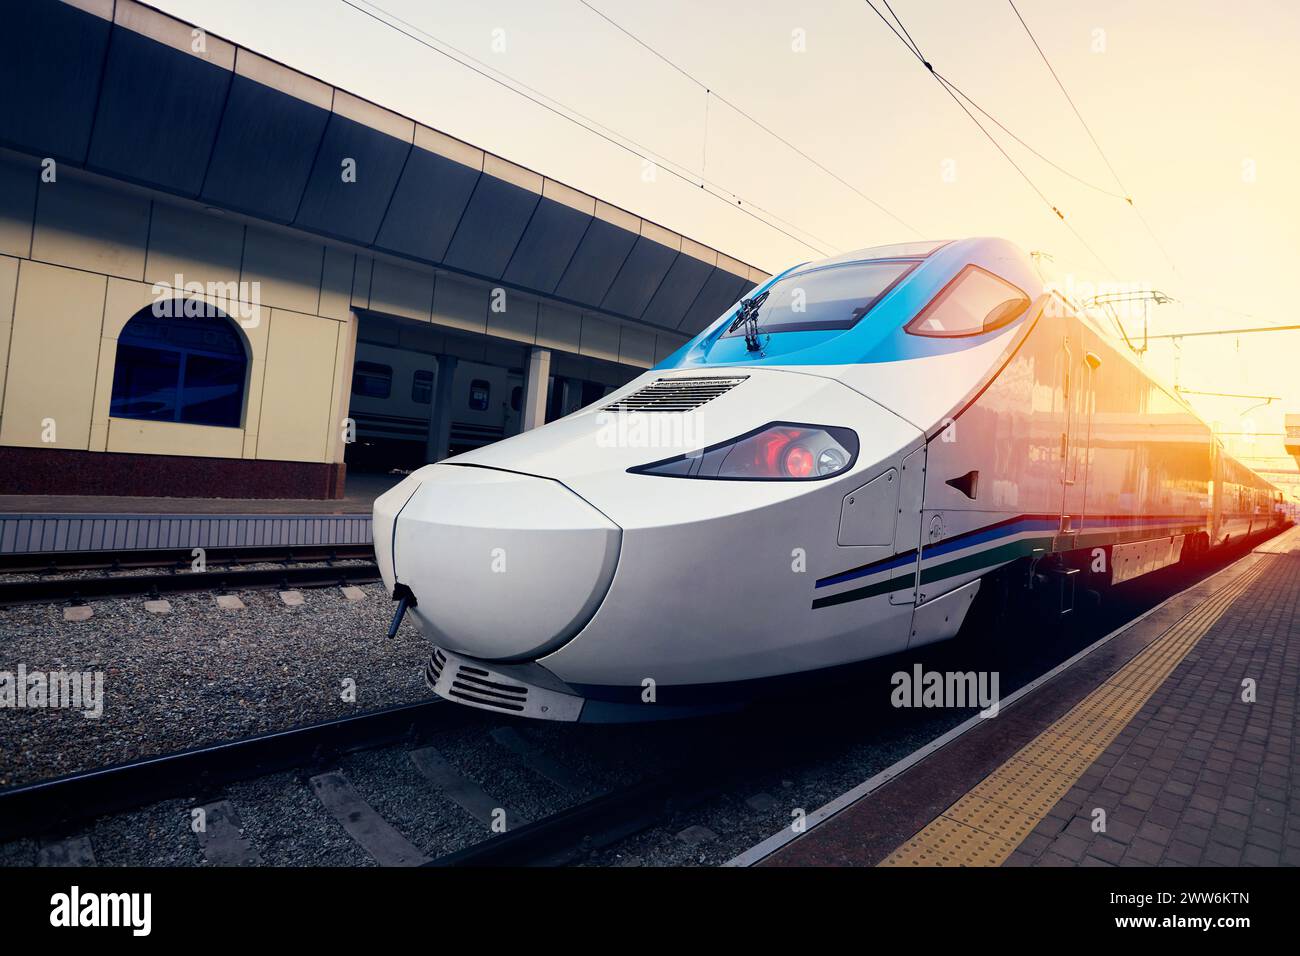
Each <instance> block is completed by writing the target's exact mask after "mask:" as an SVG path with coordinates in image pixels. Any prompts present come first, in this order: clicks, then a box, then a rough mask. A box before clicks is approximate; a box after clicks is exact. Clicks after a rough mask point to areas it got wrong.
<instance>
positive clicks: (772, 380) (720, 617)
mask: <svg viewBox="0 0 1300 956" xmlns="http://www.w3.org/2000/svg"><path fill="white" fill-rule="evenodd" d="M1279 502H1280V493H1279V492H1278V490H1277V489H1276V488H1274V487H1273V486H1272V485H1270V484H1269V483H1268V482H1266V481H1264V480H1263V479H1261V478H1260V477H1259V476H1258V475H1256V474H1254V473H1253V472H1251V471H1250V470H1249V469H1248V468H1245V467H1244V466H1242V465H1241V464H1239V463H1238V462H1236V461H1234V460H1233V459H1232V458H1230V457H1229V456H1228V455H1226V454H1225V453H1224V451H1223V450H1222V447H1221V446H1220V445H1219V443H1218V442H1217V440H1216V439H1214V438H1213V436H1212V434H1211V430H1210V428H1209V427H1208V426H1207V425H1206V424H1205V423H1204V422H1202V421H1201V420H1200V419H1199V418H1198V417H1197V416H1196V415H1195V413H1193V411H1192V410H1191V409H1190V408H1189V407H1188V405H1187V404H1186V403H1185V402H1184V401H1182V400H1181V399H1180V398H1179V397H1178V396H1177V395H1176V394H1174V393H1172V392H1170V391H1167V390H1166V389H1165V388H1163V387H1162V386H1161V385H1159V384H1158V383H1156V382H1155V381H1154V380H1152V379H1151V378H1150V377H1149V376H1148V375H1147V374H1146V373H1145V372H1144V371H1143V369H1142V368H1141V367H1140V366H1139V365H1137V364H1136V362H1135V361H1134V360H1133V359H1132V358H1131V357H1130V355H1129V354H1128V353H1127V351H1125V350H1124V349H1123V347H1122V346H1117V345H1114V344H1112V340H1111V339H1110V338H1109V337H1108V336H1107V335H1106V334H1104V333H1103V332H1102V329H1101V324H1100V322H1099V321H1097V320H1096V319H1095V317H1093V316H1090V315H1085V314H1081V313H1080V312H1079V311H1077V310H1076V309H1075V308H1073V307H1072V306H1071V305H1070V304H1069V303H1068V302H1067V301H1066V300H1065V299H1063V298H1062V297H1060V296H1059V295H1058V294H1056V293H1055V292H1053V291H1051V290H1049V288H1048V287H1047V286H1046V284H1045V282H1044V280H1043V279H1042V278H1041V277H1040V275H1039V273H1038V271H1037V268H1036V266H1035V265H1034V263H1033V262H1032V261H1031V259H1030V258H1029V257H1028V256H1026V255H1025V254H1024V253H1023V252H1021V251H1020V250H1019V249H1018V248H1016V247H1015V246H1014V245H1012V244H1011V243H1009V242H1006V241H1003V240H1000V239H988V238H979V239H965V240H959V241H952V242H931V243H908V244H902V245H891V246H883V247H879V248H874V249H865V250H862V251H859V252H854V253H851V254H848V255H843V256H840V257H838V258H834V259H827V260H822V261H818V262H810V263H805V264H803V265H800V266H796V267H794V268H792V269H789V270H787V271H785V272H784V273H782V274H780V275H778V276H776V277H774V278H773V279H771V280H769V281H768V282H767V283H765V284H763V285H762V286H759V287H758V288H756V289H754V290H752V291H751V292H750V293H749V294H748V295H746V297H745V298H744V299H742V300H741V301H740V302H739V303H737V304H736V305H735V306H733V307H732V308H730V309H728V310H727V311H726V312H725V313H724V314H723V315H721V316H720V317H719V318H718V319H717V320H716V321H715V322H714V323H713V324H712V325H710V326H709V327H708V328H706V329H705V330H704V331H703V332H701V333H700V334H699V335H697V336H696V337H695V338H693V339H692V340H691V341H690V342H688V343H686V345H684V346H683V347H682V348H681V349H680V350H679V351H677V352H676V353H674V354H673V355H671V356H670V357H669V358H668V359H666V360H665V361H664V362H663V363H661V364H660V365H659V366H658V367H656V368H654V369H652V370H650V371H649V372H646V373H645V374H644V375H642V376H640V377H638V378H637V379H635V380H633V381H632V382H630V383H629V384H628V385H626V386H624V387H623V388H621V389H619V390H617V391H615V392H613V393H611V394H610V395H609V396H607V397H606V398H604V399H603V400H601V401H599V402H596V403H594V404H593V405H591V406H589V407H587V408H585V409H582V410H581V411H578V412H576V413H575V414H572V415H569V416H567V417H565V418H563V419H560V420H558V421H555V422H552V423H550V424H547V425H545V426H543V427H540V428H537V429H534V430H532V431H528V432H525V433H523V434H520V435H517V436H515V437H512V438H508V439H506V440H504V441H501V442H498V443H496V444H493V445H489V446H486V447H483V448H479V449H475V450H473V451H471V452H468V453H466V454H462V455H458V456H456V457H453V458H449V459H447V460H445V461H443V462H439V463H437V464H434V465H429V466H426V467H424V468H422V469H420V470H419V471H416V472H415V473H414V474H412V475H411V476H410V477H408V478H407V479H406V480H404V481H403V482H402V483H401V484H399V485H397V486H396V487H394V488H393V489H392V490H391V491H389V492H388V493H386V494H385V495H383V496H382V497H381V498H379V499H378V500H377V501H376V502H375V511H374V536H375V547H376V552H377V555H378V563H379V566H380V568H381V570H382V575H383V579H384V582H385V584H386V585H387V587H388V588H389V590H390V591H391V592H392V594H393V596H394V598H396V599H399V600H400V601H401V602H402V604H401V605H400V607H401V608H402V610H403V611H405V612H406V613H409V614H410V615H413V616H414V619H415V621H416V623H417V625H418V627H419V629H420V630H421V632H422V633H423V634H425V635H426V636H427V637H428V638H429V639H430V641H431V642H432V644H433V645H434V648H433V652H432V659H431V661H430V663H429V667H428V671H427V674H426V677H427V679H428V680H429V682H430V684H431V686H432V687H433V689H434V691H435V692H436V693H438V694H439V695H441V696H443V697H446V698H447V699H449V700H452V701H456V702H459V703H462V704H467V705H470V706H474V707H482V708H486V709H490V710H495V711H498V712H505V713H512V714H518V715H521V716H528V717H535V718H546V719H552V720H583V721H602V720H632V719H648V718H660V717H669V716H679V715H683V714H687V713H694V712H698V711H699V710H700V709H701V708H708V707H711V706H714V705H719V704H721V703H722V702H724V701H726V702H730V701H734V700H735V699H737V698H743V697H744V696H745V694H746V693H749V692H752V691H753V690H754V689H756V688H760V687H763V686H765V685H768V684H770V683H771V682H772V681H773V679H779V678H785V677H788V676H789V675H797V674H808V673H810V672H815V671H820V670H823V669H827V668H834V667H836V666H839V665H845V664H849V663H852V662H858V661H863V660H866V659H870V658H875V657H880V656H883V655H887V654H891V653H895V652H899V651H903V650H906V649H910V648H915V647H918V646H921V645H924V644H927V643H930V642H934V641H940V640H944V639H947V638H951V637H953V636H954V635H955V634H956V633H957V632H958V630H959V629H960V628H961V626H962V623H963V621H964V620H965V619H966V617H967V614H968V611H969V610H970V608H971V607H972V605H974V604H975V603H976V598H977V597H978V596H979V595H980V592H981V589H984V590H985V591H986V595H985V596H986V598H987V597H988V595H989V594H991V593H992V592H993V591H994V590H998V591H1000V592H1003V593H1004V594H1005V593H1006V591H1007V585H1008V582H1010V583H1012V584H1013V585H1014V590H1013V592H1012V593H1013V600H1018V599H1023V600H1025V601H1030V600H1033V601H1045V602H1046V603H1048V604H1049V605H1050V606H1051V607H1052V608H1053V612H1052V613H1068V612H1069V611H1070V610H1071V608H1072V602H1073V601H1074V599H1075V597H1076V596H1077V595H1080V594H1083V593H1085V592H1087V593H1089V594H1095V593H1098V592H1101V591H1103V590H1104V589H1105V588H1106V587H1108V586H1110V585H1112V584H1119V583H1121V582H1123V581H1126V580H1129V579H1131V578H1134V577H1138V576H1140V575H1142V574H1146V573H1148V572H1150V571H1153V570H1156V569H1158V568H1161V567H1164V566H1166V565H1169V564H1172V563H1174V562H1177V561H1179V560H1187V559H1189V558H1191V557H1193V556H1196V555H1199V554H1201V553H1203V552H1205V551H1206V550H1208V549H1211V548H1215V547H1218V546H1222V545H1224V544H1225V543H1228V542H1237V541H1240V540H1242V539H1245V538H1248V537H1250V536H1252V535H1256V534H1260V533H1262V532H1265V531H1267V530H1269V529H1271V528H1274V527H1275V526H1277V525H1278V524H1279V523H1280V522H1281V521H1282V520H1283V519H1282V516H1281V514H1280V511H1279V510H1278V504H1279ZM1080 582H1082V583H1080ZM995 586H996V587H995ZM400 613H401V612H399V618H400ZM395 626H396V621H395Z"/></svg>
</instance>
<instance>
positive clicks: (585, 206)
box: [0, 0, 766, 335]
mask: <svg viewBox="0 0 1300 956" xmlns="http://www.w3.org/2000/svg"><path fill="white" fill-rule="evenodd" d="M192 30H193V27H192V25H190V24H188V23H185V22H183V21H180V20H177V19H175V18H173V17H170V16H168V15H166V14H164V13H161V12H159V11H157V10H154V9H153V8H151V7H147V6H144V5H142V4H139V3H135V2H133V0H24V2H23V3H20V4H7V5H6V7H5V10H4V11H3V13H0V145H3V146H5V147H8V148H10V149H13V150H17V151H19V152H23V153H27V154H30V155H33V156H36V157H42V158H43V157H51V158H54V159H56V160H57V161H59V162H66V163H71V164H73V165H75V166H78V167H82V168H84V169H87V170H90V171H92V172H95V173H99V174H102V175H106V176H110V177H113V178H115V179H118V180H122V181H126V182H130V183H134V184H137V185H140V186H145V187H148V188H151V189H156V190H160V191H163V192H166V193H170V194H173V195H176V196H181V197H185V198H187V199H191V200H195V201H198V202H201V203H204V204H206V205H209V206H212V207H215V208H219V209H224V210H229V211H231V212H235V213H239V214H242V215H246V216H250V217H254V218H257V219H261V220H266V221H269V222H274V223H280V224H284V225H287V226H292V227H294V228H296V229H301V230H304V231H307V232H311V233H315V234H318V235H320V236H323V237H328V238H332V239H336V240H341V241H344V242H347V243H351V244H354V245H358V246H363V247H368V248H371V249H374V250H377V251H381V252H386V253H390V254H394V255H397V256H400V257H404V258H407V259H410V260H414V261H417V262H422V263H426V264H429V265H433V266H436V267H438V268H442V269H448V270H451V271H455V272H459V273H462V274H466V275H469V276H474V277H476V278H479V279H483V280H487V281H489V282H493V283H498V284H501V285H505V286H508V287H511V288H514V289H518V290H521V291H525V292H529V293H533V294H536V295H539V296H544V297H549V298H552V299H556V300H559V301H562V302H565V303H567V304H570V305H572V306H574V307H575V308H579V309H591V310H596V311H600V312H603V313H605V314H608V315H612V316H615V317H618V318H623V319H630V320H634V321H638V322H644V323H648V324H650V325H653V326H656V327H658V328H662V329H672V330H675V331H678V332H681V333H683V334H688V335H693V334H695V333H696V332H698V331H700V330H701V329H702V328H703V327H704V326H705V325H707V324H708V323H709V322H710V321H712V320H713V319H714V318H716V317H717V316H718V315H719V314H721V312H722V311H723V310H724V309H725V308H726V307H727V306H728V305H730V304H731V303H732V302H734V301H735V300H736V299H737V298H738V297H739V296H740V294H741V293H742V292H744V291H745V290H746V289H748V288H750V287H751V286H753V285H754V284H755V283H757V282H759V281H762V280H763V279H765V278H766V274H765V273H763V272H760V271H759V270H757V269H755V268H753V267H751V266H748V265H746V264H745V263H743V262H740V261H738V260H735V259H732V258H731V257H729V256H726V255H723V254H722V253H720V252H717V251H716V250H713V249H710V248H708V247H707V246H704V245H702V244H700V243H697V242H694V241H692V240H691V239H689V238H686V237H684V236H681V235H679V234H677V233H675V232H672V231H671V230H668V229H665V228H663V227H662V226H659V225H656V224H654V223H652V222H649V221H647V220H644V219H642V218H640V217H638V216H636V215H634V214H632V213H630V212H627V211H625V210H623V209H619V208H617V207H615V206H612V205H609V204H607V203H604V202H601V201H600V200H599V199H596V198H595V197H593V196H589V195H587V194H585V193H583V192H580V191H579V190H577V189H573V188H571V187H569V186H565V185H563V184H561V183H558V182H555V181H553V180H550V179H547V178H546V177H544V176H542V175H541V174H539V173H536V172H533V171H532V170H529V169H525V168H524V167H522V166H517V165H515V164H514V163H511V162H509V161H508V160H505V159H502V158H500V157H497V156H494V155H492V154H490V153H485V152H484V151H482V150H480V149H477V148H475V147H473V146H471V145H469V144H467V143H464V142H462V141H460V140H457V139H454V138H452V137H450V136H447V135H446V134H443V133H440V132H438V131H437V130H434V129H431V128H429V127H427V126H422V125H420V124H419V123H416V122H415V121H413V120H411V119H408V118H406V117H404V116H401V115H399V114H397V113H393V112H390V111H388V110H386V109H384V108H382V107H380V106H377V105H375V104H373V103H370V102H367V101H365V100H362V99H359V98H357V97H355V96H352V95H350V94H349V93H347V92H345V91H344V90H340V89H337V88H335V87H332V86H330V85H329V84H327V83H324V82H322V81H320V80H318V79H316V78H314V77H310V76H307V75H305V74H303V73H299V72H297V71H294V70H292V69H289V68H288V67H286V66H283V65H281V64H279V63H276V62H274V61H272V60H268V59H266V58H265V57H261V56H259V55H257V54H256V53H254V52H252V51H250V50H247V49H245V48H243V47H239V46H236V45H235V44H232V43H230V42H228V41H226V40H223V39H221V38H219V37H216V36H213V35H211V34H206V35H205V36H204V43H203V44H202V46H203V49H202V51H200V52H196V51H195V50H194V49H193V48H192V46H193V43H192V41H193V36H192ZM345 159H353V160H355V162H356V166H357V169H358V175H357V177H356V180H355V182H344V177H343V176H342V174H341V173H342V164H343V162H344V160H345Z"/></svg>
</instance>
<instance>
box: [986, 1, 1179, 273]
mask: <svg viewBox="0 0 1300 956" xmlns="http://www.w3.org/2000/svg"><path fill="white" fill-rule="evenodd" d="M1007 3H1008V4H1010V6H1011V10H1012V12H1013V13H1015V15H1016V19H1017V20H1019V21H1020V25H1021V26H1022V27H1024V30H1025V34H1026V35H1027V36H1028V37H1029V41H1030V42H1031V43H1033V45H1034V49H1035V50H1037V51H1038V55H1039V56H1040V57H1042V60H1043V65H1044V66H1046V67H1047V72H1049V73H1051V74H1052V79H1053V80H1055V81H1056V85H1057V87H1058V88H1059V89H1060V91H1061V95H1062V96H1064V97H1065V101H1066V102H1067V103H1069V104H1070V109H1072V110H1074V115H1075V117H1076V118H1077V119H1078V120H1079V125H1080V126H1082V127H1083V130H1084V132H1085V133H1087V134H1088V139H1090V140H1092V145H1093V148H1094V149H1096V150H1097V155H1098V156H1100V157H1101V161H1102V162H1103V163H1105V164H1106V168H1107V169H1109V170H1110V174H1111V176H1113V177H1114V178H1115V185H1117V186H1119V188H1120V191H1121V192H1122V193H1123V194H1124V195H1123V199H1124V201H1125V202H1127V203H1128V204H1129V206H1130V207H1131V208H1132V209H1133V213H1134V215H1136V216H1137V217H1138V220H1139V221H1140V222H1141V223H1142V226H1143V228H1144V229H1146V231H1147V234H1148V235H1149V236H1150V237H1151V241H1152V242H1153V243H1155V245H1156V248H1157V249H1159V250H1160V254H1161V255H1162V256H1164V259H1165V262H1167V263H1168V264H1169V268H1170V269H1172V270H1173V272H1174V274H1175V275H1178V274H1179V273H1178V266H1177V265H1176V264H1175V263H1174V260H1173V258H1172V257H1171V256H1170V255H1169V251H1168V250H1167V249H1166V248H1165V244H1164V243H1163V242H1161V241H1160V237H1159V236H1157V235H1156V232H1155V230H1154V229H1152V228H1151V223H1149V222H1148V221H1147V217H1146V216H1144V215H1142V210H1140V209H1138V207H1137V204H1136V203H1134V202H1133V195H1132V193H1130V192H1129V191H1128V187H1127V186H1125V185H1124V181H1123V180H1122V179H1120V178H1119V173H1118V172H1117V171H1116V170H1115V166H1114V164H1113V163H1112V162H1111V161H1110V157H1108V156H1107V155H1106V151H1105V150H1104V149H1102V148H1101V143H1100V142H1099V141H1098V139H1097V137H1096V135H1095V134H1094V133H1093V131H1092V127H1091V126H1089V125H1088V121H1087V120H1085V119H1084V118H1083V113H1082V112H1080V111H1079V107H1078V106H1077V105H1076V104H1075V102H1074V97H1072V96H1071V95H1070V91H1069V90H1067V89H1066V88H1065V84H1064V83H1063V82H1062V81H1061V77H1060V75H1059V74H1058V73H1057V72H1056V68H1055V67H1053V66H1052V61H1051V60H1049V59H1048V58H1047V54H1046V53H1045V52H1044V51H1043V47H1042V45H1041V44H1040V43H1039V42H1038V38H1037V37H1036V36H1034V31H1033V30H1031V29H1029V24H1028V23H1027V22H1025V18H1024V17H1023V16H1021V14H1020V10H1019V8H1017V7H1016V4H1015V0H1007Z"/></svg>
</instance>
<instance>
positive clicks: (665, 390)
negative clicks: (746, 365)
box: [604, 376, 745, 412]
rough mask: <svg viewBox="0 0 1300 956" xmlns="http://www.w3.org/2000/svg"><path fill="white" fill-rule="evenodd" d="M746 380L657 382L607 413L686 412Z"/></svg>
mask: <svg viewBox="0 0 1300 956" xmlns="http://www.w3.org/2000/svg"><path fill="white" fill-rule="evenodd" d="M744 380H745V376H741V377H740V378H660V379H656V380H655V381H653V382H651V383H650V384H649V385H646V386H645V387H643V388H638V389H637V390H636V391H635V392H633V393H632V394H631V395H625V396H623V397H622V398H620V399H619V400H618V401H617V402H614V403H613V404H610V405H606V406H605V409H604V410H605V411H609V412H689V411H691V410H692V409H695V408H699V407H700V406H701V405H703V404H704V403H705V402H711V401H713V400H714V399H715V398H717V397H718V396H719V395H725V394H726V393H727V392H729V391H731V390H732V389H733V388H735V387H736V386H737V385H739V384H740V383H741V382H743V381H744Z"/></svg>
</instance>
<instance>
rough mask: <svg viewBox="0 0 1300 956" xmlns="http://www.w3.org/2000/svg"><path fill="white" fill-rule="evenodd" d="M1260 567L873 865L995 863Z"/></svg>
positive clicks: (1193, 613)
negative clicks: (877, 863) (878, 863)
mask: <svg viewBox="0 0 1300 956" xmlns="http://www.w3.org/2000/svg"><path fill="white" fill-rule="evenodd" d="M1268 563H1269V559H1267V558H1257V559H1256V563H1255V564H1254V565H1253V566H1252V567H1251V568H1249V569H1248V570H1247V571H1245V572H1244V573H1243V574H1242V575H1241V576H1240V577H1239V578H1237V580H1236V581H1234V582H1232V583H1231V584H1229V585H1228V586H1227V587H1225V588H1223V590H1221V591H1219V592H1217V593H1216V594H1214V595H1212V596H1211V597H1209V598H1208V599H1206V600H1205V601H1203V602H1202V603H1201V604H1200V605H1198V606H1197V607H1196V608H1195V610H1193V611H1191V612H1190V613H1189V614H1188V615H1187V616H1186V617H1184V618H1183V619H1182V620H1180V621H1179V622H1178V623H1176V624H1175V625H1174V626H1173V627H1171V628H1170V629H1169V630H1168V631H1166V632H1165V633H1164V634H1162V635H1161V636H1160V637H1158V638H1156V639H1155V640H1154V641H1152V642H1151V644H1149V645H1147V647H1146V648H1144V649H1143V650H1142V651H1141V652H1140V653H1139V654H1137V656H1135V657H1134V658H1133V659H1132V660H1131V661H1129V662H1128V663H1127V664H1125V665H1124V666H1123V667H1122V668H1120V669H1119V670H1118V671H1116V672H1115V673H1114V674H1112V675H1111V676H1110V678H1109V679H1107V680H1106V681H1105V683H1103V684H1102V685H1101V686H1100V687H1098V688H1097V689H1096V690H1094V691H1093V692H1092V693H1091V694H1089V695H1088V696H1087V697H1085V698H1084V699H1083V700H1081V701H1079V703H1078V704H1076V705H1075V706H1074V708H1073V709H1071V710H1070V712H1069V713H1067V714H1065V716H1063V717H1061V718H1060V719H1059V720H1057V721H1056V722H1055V723H1054V724H1052V725H1051V726H1050V727H1048V728H1047V729H1046V730H1045V731H1043V732H1042V733H1041V734H1039V735H1038V736H1037V737H1035V738H1034V739H1033V740H1031V741H1030V742H1029V743H1028V744H1026V745H1025V746H1024V747H1022V748H1021V749H1020V750H1018V751H1017V752H1016V753H1015V754H1014V755H1013V756H1012V757H1011V758H1010V759H1008V760H1007V762H1006V763H1004V764H1002V766H1000V767H998V768H997V769H996V770H994V771H993V772H992V773H991V774H989V775H988V776H987V777H985V778H984V779H983V780H981V781H980V782H979V783H978V784H977V785H976V786H975V787H974V788H973V789H972V790H971V791H970V792H968V793H967V794H966V795H965V796H963V797H962V798H961V799H960V800H958V801H957V802H956V803H954V804H953V805H952V806H950V807H949V808H948V809H947V810H945V811H944V812H943V813H942V814H941V815H940V816H939V817H938V818H937V819H935V820H933V821H932V822H931V823H930V824H929V825H928V826H927V827H925V829H923V830H921V832H920V833H917V834H916V835H915V836H913V837H912V838H911V839H910V840H908V841H907V842H906V843H904V844H903V845H902V846H900V847H898V849H896V850H894V852H893V853H891V854H890V855H889V856H888V857H886V858H885V859H884V860H882V861H881V862H880V865H881V866H999V865H1001V864H1002V863H1003V862H1004V861H1005V860H1006V859H1007V857H1009V856H1010V855H1011V853H1012V852H1013V851H1014V850H1015V848H1016V847H1018V846H1019V845H1020V844H1021V843H1022V842H1023V841H1024V839H1025V837H1027V836H1029V834H1030V833H1031V832H1032V831H1033V829H1034V827H1036V826H1037V825H1038V823H1039V821H1040V820H1042V819H1043V817H1045V816H1047V814H1048V813H1049V812H1051V809H1052V807H1054V806H1056V804H1057V802H1058V801H1059V800H1060V799H1061V798H1062V797H1063V796H1065V793H1066V791H1068V790H1069V789H1070V787H1072V786H1073V785H1074V783H1075V781H1076V780H1078V779H1079V778H1080V777H1081V776H1083V773H1084V771H1086V770H1087V769H1088V767H1090V766H1091V765H1092V762H1093V761H1094V760H1096V759H1097V758H1098V757H1100V756H1101V755H1102V753H1104V752H1105V750H1106V748H1107V747H1108V746H1110V743H1111V741H1113V740H1114V739H1115V738H1116V737H1117V736H1119V734H1120V732H1121V731H1122V730H1123V729H1124V728H1125V727H1126V726H1128V722H1129V721H1130V720H1132V719H1133V717H1134V716H1135V715H1136V714H1137V712H1138V711H1139V710H1141V709H1142V705H1143V704H1145V703H1146V702H1147V700H1148V698H1150V697H1151V695H1152V694H1154V693H1155V691H1156V688H1158V687H1159V686H1160V685H1161V684H1162V683H1163V682H1164V680H1165V678H1167V677H1168V676H1169V675H1170V673H1172V672H1173V669H1174V668H1175V667H1177V666H1178V663H1179V662H1180V661H1181V660H1182V659H1183V658H1184V657H1185V656H1186V655H1187V652H1188V651H1190V650H1191V649H1192V648H1193V647H1195V646H1196V643H1197V641H1199V640H1200V639H1201V638H1202V637H1203V636H1204V635H1205V634H1206V632H1208V631H1209V629H1210V627H1211V626H1212V625H1213V624H1214V622H1215V621H1217V620H1218V619H1219V618H1220V617H1221V616H1222V615H1223V612H1224V611H1226V610H1227V609H1228V608H1229V607H1230V606H1231V605H1232V603H1233V601H1235V600H1236V599H1237V598H1238V597H1239V596H1240V595H1241V593H1242V592H1243V591H1245V590H1246V588H1247V587H1249V586H1250V584H1251V582H1252V581H1254V580H1255V578H1257V577H1258V576H1259V574H1260V573H1261V571H1262V570H1263V569H1264V567H1266V566H1267V564H1268Z"/></svg>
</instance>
